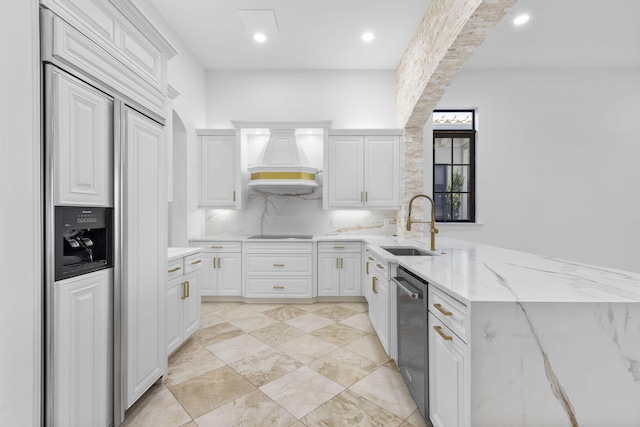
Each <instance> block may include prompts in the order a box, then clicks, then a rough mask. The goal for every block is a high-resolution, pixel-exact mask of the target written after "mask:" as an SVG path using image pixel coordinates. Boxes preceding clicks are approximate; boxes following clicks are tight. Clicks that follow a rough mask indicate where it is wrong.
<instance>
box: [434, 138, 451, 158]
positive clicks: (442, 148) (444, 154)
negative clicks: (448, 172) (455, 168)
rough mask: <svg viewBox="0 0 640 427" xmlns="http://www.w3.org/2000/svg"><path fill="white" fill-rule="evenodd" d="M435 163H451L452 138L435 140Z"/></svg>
mask: <svg viewBox="0 0 640 427" xmlns="http://www.w3.org/2000/svg"><path fill="white" fill-rule="evenodd" d="M433 144H434V150H433V151H434V163H451V138H435V141H434V143H433Z"/></svg>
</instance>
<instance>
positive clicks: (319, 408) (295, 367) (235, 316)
mask: <svg viewBox="0 0 640 427" xmlns="http://www.w3.org/2000/svg"><path fill="white" fill-rule="evenodd" d="M201 323H202V325H201V327H200V329H199V330H198V331H196V333H195V334H194V335H193V337H192V338H191V339H190V340H189V341H187V342H186V343H185V344H184V345H183V346H182V348H180V349H179V350H178V351H177V352H176V353H174V354H173V355H172V356H171V358H170V359H169V372H168V374H167V376H166V378H165V381H164V383H163V384H156V385H154V386H153V387H152V388H151V389H150V390H149V391H148V392H147V393H146V394H145V395H144V396H143V397H142V398H141V399H140V400H139V401H138V402H136V404H135V405H134V406H133V407H131V408H130V409H129V411H127V414H126V416H127V417H126V420H125V422H124V424H123V425H124V426H126V427H133V426H140V427H142V426H150V427H151V426H153V427H165V426H166V427H174V426H175V427H180V426H182V427H196V426H197V427H213V426H215V427H226V426H233V427H236V426H293V427H301V426H328V427H334V426H336V427H338V426H349V427H350V426H380V427H392V426H402V427H411V426H413V427H423V426H424V425H425V423H424V421H423V420H422V418H421V417H420V414H419V412H418V410H417V409H416V406H415V403H414V402H413V400H412V399H411V396H410V394H409V391H408V390H407V388H406V386H405V384H404V382H403V381H402V377H401V375H400V373H399V372H398V370H397V368H396V366H395V364H394V362H393V361H392V360H390V359H389V357H388V356H387V355H386V353H385V352H384V349H383V348H382V346H381V345H380V341H379V340H378V338H377V336H376V335H375V332H374V330H373V327H372V326H371V323H370V321H369V317H368V313H367V304H366V303H317V304H309V305H302V304H300V305H294V304H242V303H228V302H227V303H222V302H220V303H218V302H216V303H212V302H205V303H203V304H202V315H201Z"/></svg>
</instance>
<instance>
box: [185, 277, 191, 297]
mask: <svg viewBox="0 0 640 427" xmlns="http://www.w3.org/2000/svg"><path fill="white" fill-rule="evenodd" d="M185 283H186V284H187V298H189V296H190V295H191V289H189V281H188V280H187V281H186V282H185Z"/></svg>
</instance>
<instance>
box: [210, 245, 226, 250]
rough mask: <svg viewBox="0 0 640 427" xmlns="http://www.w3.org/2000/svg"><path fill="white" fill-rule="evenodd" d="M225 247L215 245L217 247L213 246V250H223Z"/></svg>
mask: <svg viewBox="0 0 640 427" xmlns="http://www.w3.org/2000/svg"><path fill="white" fill-rule="evenodd" d="M223 247H224V246H222V245H215V246H211V248H213V249H222V248H223Z"/></svg>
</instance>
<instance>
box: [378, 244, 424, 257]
mask: <svg viewBox="0 0 640 427" xmlns="http://www.w3.org/2000/svg"><path fill="white" fill-rule="evenodd" d="M382 249H384V250H385V251H387V252H389V253H390V254H392V255H396V256H433V255H434V254H432V253H429V252H425V251H423V250H421V249H418V248H412V247H410V246H387V247H384V246H382Z"/></svg>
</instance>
